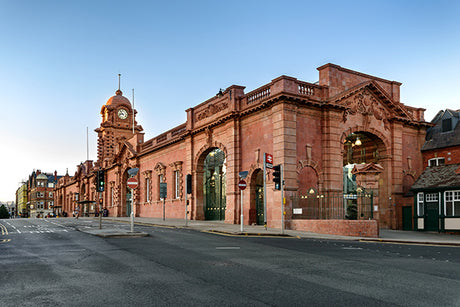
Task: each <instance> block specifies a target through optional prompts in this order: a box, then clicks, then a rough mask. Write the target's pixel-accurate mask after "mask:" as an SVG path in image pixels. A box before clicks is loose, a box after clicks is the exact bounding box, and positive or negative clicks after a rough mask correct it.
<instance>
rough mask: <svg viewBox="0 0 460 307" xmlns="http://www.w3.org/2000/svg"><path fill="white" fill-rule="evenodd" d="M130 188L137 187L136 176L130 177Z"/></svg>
mask: <svg viewBox="0 0 460 307" xmlns="http://www.w3.org/2000/svg"><path fill="white" fill-rule="evenodd" d="M128 188H131V189H135V188H137V179H136V178H129V179H128Z"/></svg>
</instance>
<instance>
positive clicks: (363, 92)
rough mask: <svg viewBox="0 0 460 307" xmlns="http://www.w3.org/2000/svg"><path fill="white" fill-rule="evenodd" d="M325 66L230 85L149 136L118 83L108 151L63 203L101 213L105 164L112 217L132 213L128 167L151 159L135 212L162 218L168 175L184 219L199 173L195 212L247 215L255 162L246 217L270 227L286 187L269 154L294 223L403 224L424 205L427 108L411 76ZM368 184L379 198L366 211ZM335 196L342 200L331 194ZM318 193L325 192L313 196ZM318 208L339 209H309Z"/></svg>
mask: <svg viewBox="0 0 460 307" xmlns="http://www.w3.org/2000/svg"><path fill="white" fill-rule="evenodd" d="M318 71H319V82H317V83H307V82H304V81H300V80H297V79H296V78H292V77H287V76H281V77H278V78H276V79H274V80H272V82H270V83H268V84H266V85H264V86H261V87H259V88H258V89H255V90H253V91H250V92H248V93H245V92H244V87H242V86H236V85H233V86H230V87H228V88H227V89H225V90H224V91H223V92H222V93H220V94H218V95H216V96H215V97H212V98H210V99H209V100H207V101H205V102H203V103H201V104H199V105H197V106H195V107H192V108H189V109H188V110H186V112H187V121H186V123H184V124H182V125H180V126H178V127H175V128H173V129H171V130H169V131H166V132H164V133H163V134H161V135H159V136H157V137H155V138H152V139H150V140H144V134H143V132H142V127H141V126H140V125H138V124H137V122H136V121H135V118H134V117H135V113H136V111H135V110H133V108H132V105H131V103H130V102H129V100H128V99H127V98H125V97H123V96H122V93H121V91H117V93H116V95H115V96H113V97H111V98H110V99H109V100H108V101H107V103H106V104H105V105H103V106H102V109H101V116H102V120H101V125H100V127H99V128H98V129H96V132H97V133H98V138H99V140H98V160H97V161H96V162H95V163H93V162H92V161H86V162H85V163H84V164H82V165H80V166H79V168H78V171H77V173H76V174H75V175H74V176H73V177H70V176H65V177H64V178H62V179H61V180H60V181H59V186H58V188H57V190H56V202H57V203H58V204H60V205H62V206H63V207H64V208H65V210H67V211H72V210H73V208H74V205H75V203H76V201H77V198H76V195H78V196H79V197H78V201H80V202H82V204H84V205H85V206H88V208H87V212H88V213H90V212H91V210H95V208H96V207H94V205H95V204H96V203H97V202H98V198H99V194H98V192H96V186H95V179H94V178H95V172H96V171H97V170H99V169H103V170H104V171H105V191H104V192H103V193H102V194H101V196H102V201H103V206H104V207H106V208H107V209H108V210H109V214H110V215H113V216H127V215H129V213H130V212H131V201H130V199H131V190H130V189H128V188H127V185H126V182H127V179H128V177H129V175H128V172H127V171H128V170H129V169H132V168H139V172H138V174H137V175H136V176H135V177H136V178H137V179H138V181H139V186H138V188H137V189H135V190H134V195H133V198H134V201H133V206H134V208H133V211H134V213H135V216H140V217H161V216H162V214H163V200H162V199H160V195H159V190H160V183H166V184H167V197H166V198H165V199H164V202H165V205H166V206H165V208H166V209H165V214H166V218H183V217H184V212H185V175H186V174H191V175H192V194H191V195H189V197H188V199H189V201H190V206H189V211H190V217H191V218H192V219H221V220H225V222H227V223H239V222H240V221H239V219H240V209H239V208H240V204H239V199H240V192H239V189H238V186H237V183H238V181H239V177H238V173H239V172H241V171H248V176H247V178H246V181H247V184H248V188H247V189H246V190H245V191H244V195H245V197H244V203H243V208H244V209H243V215H244V223H245V224H254V223H257V224H260V223H263V221H264V219H266V221H267V223H268V227H280V225H281V194H280V193H281V192H280V191H279V190H276V189H275V188H274V184H273V182H272V173H271V171H267V172H266V173H265V174H264V172H263V169H264V165H263V159H264V153H269V154H272V155H273V157H274V164H282V165H283V167H284V182H285V185H284V192H285V197H286V208H285V212H286V227H288V228H292V229H307V230H315V231H319V232H326V231H330V229H333V228H334V229H336V230H334V232H336V233H343V232H346V233H349V234H352V233H353V232H354V231H357V229H358V230H359V232H360V233H361V234H363V235H366V234H365V233H366V232H368V231H369V232H368V233H367V235H371V236H374V235H376V234H375V233H370V232H372V231H374V230H369V229H371V228H374V229H375V228H376V227H377V226H376V225H377V222H378V223H379V224H380V227H385V228H401V227H402V226H401V225H402V208H403V207H404V206H409V207H411V206H412V202H413V200H412V198H404V197H403V196H404V191H405V190H408V189H409V187H410V186H411V185H412V184H413V183H414V182H415V179H416V178H417V177H418V175H420V173H421V172H422V170H423V163H422V155H421V152H420V148H421V146H422V145H423V143H424V139H425V131H426V128H427V126H428V124H427V123H426V122H425V121H424V118H423V113H424V109H420V108H413V107H409V106H406V105H404V104H402V103H401V102H400V85H401V83H398V82H395V81H389V80H384V79H381V78H377V77H373V76H370V75H366V74H363V73H359V72H356V71H352V70H349V69H345V68H342V67H340V66H337V65H333V64H326V65H324V66H321V67H319V68H318ZM264 176H265V179H266V180H265V182H266V185H265V187H264ZM361 191H365V193H366V194H365V196H366V197H368V196H369V195H371V201H370V202H368V203H366V205H365V206H366V208H367V209H366V210H367V211H366V213H363V212H364V211H362V209H363V206H364V202H362V201H361V200H360V198H359V195H358V194H359V193H360V192H361ZM370 192H372V193H370ZM76 193H78V194H76ZM334 193H336V194H337V195H338V196H337V197H336V198H335V199H334V202H337V204H338V205H332V203H333V202H332V198H329V197H330V195H332V194H334ZM312 195H313V196H315V197H316V199H317V200H316V201H315V202H314V203H311V204H310V203H308V202H309V201H310V200H312ZM363 195H364V194H363ZM308 197H310V198H308ZM264 199H265V200H266V210H265V209H264V207H263V200H264ZM306 199H307V200H308V201H307V202H305V200H306ZM326 199H331V203H329V202H324V200H326ZM91 206H93V207H91ZM315 206H316V209H315V210H317V211H318V210H319V211H321V212H326V211H327V212H329V213H331V214H329V213H328V214H327V215H324V216H318V215H315V216H314V217H313V215H309V214H310V213H308V212H310V211H311V210H310V209H312V208H313V207H315ZM91 208H92V209H91ZM319 211H318V212H319ZM337 212H338V213H337ZM307 213H308V214H307ZM332 213H334V214H332ZM309 216H310V218H309ZM298 217H302V218H298ZM369 219H371V221H369ZM376 221H377V222H376ZM363 225H364V226H363ZM366 225H367V226H366ZM369 225H371V226H370V228H369V229H368V230H366V229H367V228H366V227H368V226H369ZM363 227H364V228H363ZM363 229H364V230H363Z"/></svg>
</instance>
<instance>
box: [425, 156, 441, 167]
mask: <svg viewBox="0 0 460 307" xmlns="http://www.w3.org/2000/svg"><path fill="white" fill-rule="evenodd" d="M444 164H445V159H444V158H433V159H430V160H428V166H441V165H444Z"/></svg>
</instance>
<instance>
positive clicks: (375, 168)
mask: <svg viewBox="0 0 460 307" xmlns="http://www.w3.org/2000/svg"><path fill="white" fill-rule="evenodd" d="M383 170H384V168H383V166H381V165H380V164H378V163H366V164H356V165H355V166H354V167H353V170H352V171H351V173H352V174H353V175H356V174H363V173H381V172H383Z"/></svg>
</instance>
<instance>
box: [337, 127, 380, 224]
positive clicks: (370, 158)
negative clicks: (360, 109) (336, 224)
mask: <svg viewBox="0 0 460 307" xmlns="http://www.w3.org/2000/svg"><path fill="white" fill-rule="evenodd" d="M343 144H344V151H343V193H344V197H343V199H344V202H345V203H344V205H343V209H344V210H345V212H346V218H348V219H363V218H366V219H367V218H370V217H375V216H374V215H373V211H374V208H378V207H379V204H378V200H379V195H380V194H381V192H382V191H381V190H382V189H385V184H382V183H384V182H387V174H386V172H385V171H384V170H385V169H386V167H387V165H386V161H385V157H387V152H386V147H385V144H384V142H383V141H382V140H381V139H380V138H379V137H378V136H376V135H374V134H372V133H369V132H364V131H357V132H353V133H350V134H349V135H348V136H347V137H346V138H345V140H344V142H343ZM364 191H365V192H364ZM363 192H364V193H363ZM384 194H386V193H384ZM369 195H371V196H372V199H371V200H370V201H367V199H366V198H362V196H366V197H368V196H369ZM364 200H366V201H364ZM377 218H378V216H377Z"/></svg>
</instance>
